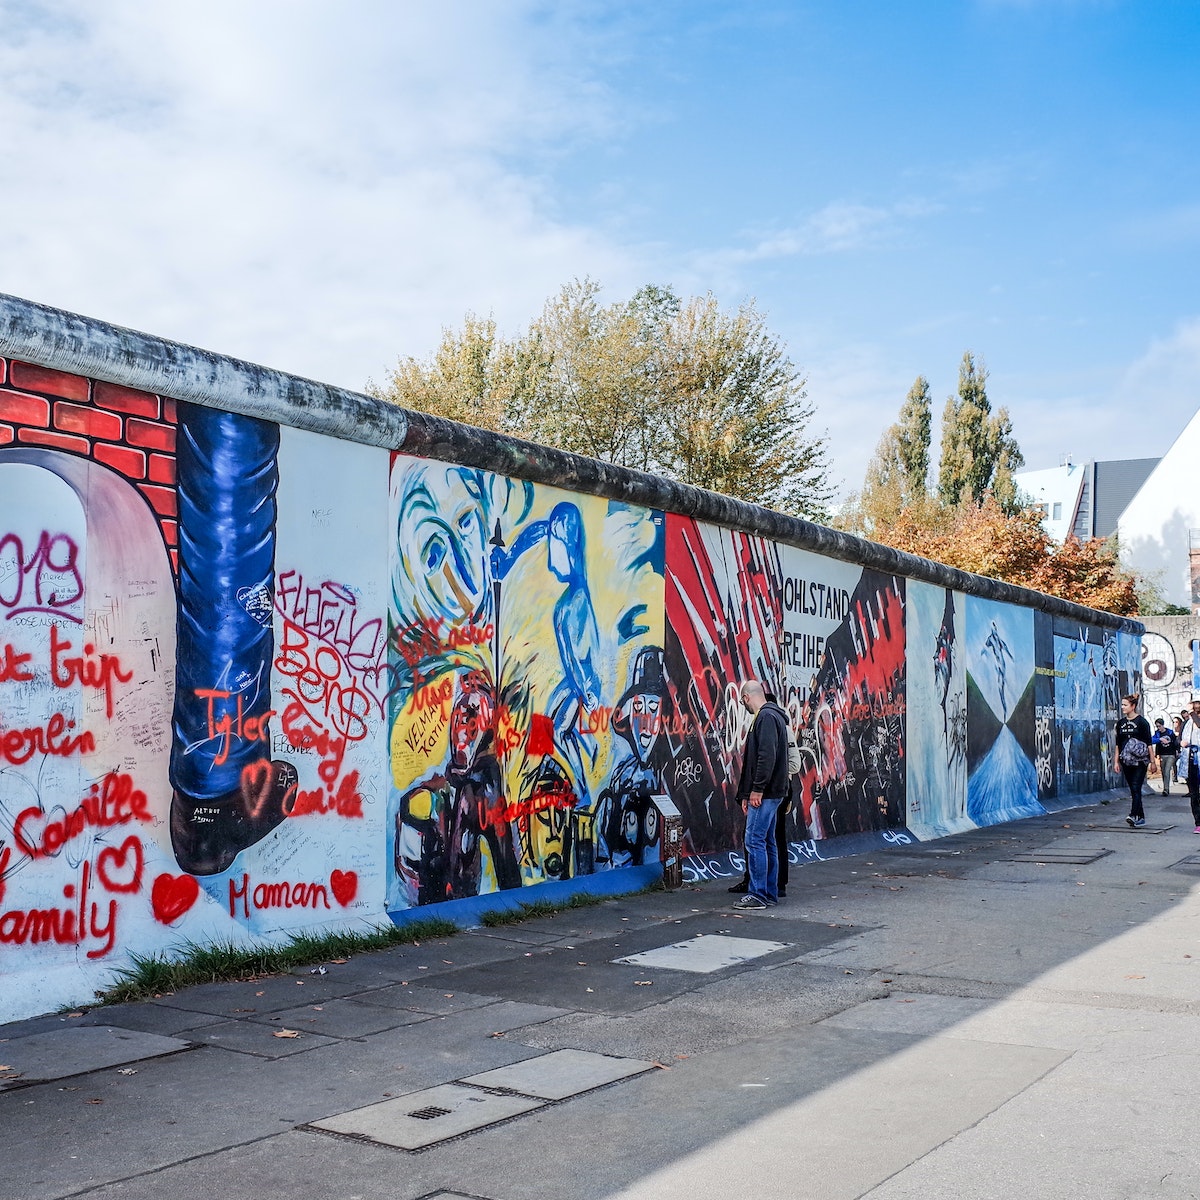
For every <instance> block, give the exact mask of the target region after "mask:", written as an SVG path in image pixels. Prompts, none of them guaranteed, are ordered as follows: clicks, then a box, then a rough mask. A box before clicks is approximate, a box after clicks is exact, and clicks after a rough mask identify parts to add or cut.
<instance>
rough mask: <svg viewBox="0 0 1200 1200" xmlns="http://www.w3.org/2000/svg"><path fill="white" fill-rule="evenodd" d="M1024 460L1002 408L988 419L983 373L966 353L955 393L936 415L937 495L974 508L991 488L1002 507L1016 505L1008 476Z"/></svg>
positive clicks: (985, 372) (981, 366) (1014, 494)
mask: <svg viewBox="0 0 1200 1200" xmlns="http://www.w3.org/2000/svg"><path fill="white" fill-rule="evenodd" d="M1024 462H1025V458H1024V456H1023V455H1022V454H1021V450H1020V447H1019V446H1018V445H1017V442H1016V439H1015V438H1014V437H1013V435H1012V421H1011V420H1010V419H1009V415H1008V409H1006V408H1001V409H1000V410H999V412H997V413H995V414H994V415H993V413H992V406H991V403H990V401H989V400H988V395H987V369H986V368H985V367H984V365H983V363H982V362H976V360H975V356H974V355H973V354H972V353H971V352H970V351H969V350H968V351H967V352H966V353H965V354H964V355H963V357H962V362H961V363H960V364H959V368H958V395H957V396H951V397H949V399H947V401H946V407H945V409H944V410H943V412H942V455H941V461H940V463H939V466H938V497H939V499H941V501H942V503H943V504H947V505H950V506H951V507H954V506H957V505H959V504H963V503H969V504H979V503H981V502H982V501H983V498H984V496H986V495H987V493H988V492H989V491H991V490H993V488H994V487H997V486H998V487H999V490H1000V492H1002V493H1004V494H1003V496H1001V497H998V498H999V499H1001V502H1002V503H1003V504H1005V505H1008V506H1010V507H1011V506H1013V505H1016V504H1017V496H1016V487H1015V485H1014V484H1013V482H1012V473H1013V472H1014V471H1015V470H1016V469H1017V468H1018V467H1021V466H1023V465H1024Z"/></svg>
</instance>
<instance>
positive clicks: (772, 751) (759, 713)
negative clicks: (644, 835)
mask: <svg viewBox="0 0 1200 1200" xmlns="http://www.w3.org/2000/svg"><path fill="white" fill-rule="evenodd" d="M742 704H743V705H745V707H746V709H747V711H748V712H750V713H752V714H753V715H754V721H753V723H752V724H751V726H750V733H749V734H748V735H747V737H746V751H745V754H744V755H743V756H742V775H741V779H740V780H739V781H738V790H737V798H738V799H739V800H740V801H741V803H742V811H743V812H744V813H745V814H746V863H747V865H748V866H749V868H750V890H749V891H748V892H747V893H746V894H745V895H744V896H743V897H742V898H741V899H740V900H739V901H738V902H737V903H736V904H735V905H734V908H739V909H761V908H766V907H768V905H772V904H778V903H779V851H778V849H777V848H776V845H775V816H776V814H777V813H778V811H779V806H780V804H781V803H782V802H783V798H784V796H786V795H787V790H788V769H787V715H786V714H785V713H784V711H783V709H782V708H780V707H779V705H778V704H772V703H771V702H770V701H769V700H768V699H767V693H766V691H765V690H764V689H763V685H762V684H761V683H759V682H758V680H757V679H749V680H747V681H746V682H745V683H744V684H742Z"/></svg>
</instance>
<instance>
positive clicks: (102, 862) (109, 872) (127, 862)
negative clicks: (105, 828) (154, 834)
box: [96, 834, 146, 892]
mask: <svg viewBox="0 0 1200 1200" xmlns="http://www.w3.org/2000/svg"><path fill="white" fill-rule="evenodd" d="M145 865H146V864H145V860H144V859H143V857H142V839H141V838H139V837H138V836H137V835H136V834H130V835H129V837H127V838H126V839H125V840H124V841H123V842H122V843H121V844H120V845H119V846H105V847H104V849H103V850H101V851H100V855H99V857H98V858H97V859H96V877H97V878H98V879H99V880H100V882H101V883H102V884H104V886H105V887H106V888H108V890H109V891H110V892H136V891H137V890H138V888H140V887H141V886H142V869H143V867H144V866H145Z"/></svg>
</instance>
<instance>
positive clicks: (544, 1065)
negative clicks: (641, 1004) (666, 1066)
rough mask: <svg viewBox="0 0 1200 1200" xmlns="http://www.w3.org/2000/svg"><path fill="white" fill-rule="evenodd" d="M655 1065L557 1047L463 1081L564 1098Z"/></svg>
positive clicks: (651, 1068) (487, 1086) (650, 1069)
mask: <svg viewBox="0 0 1200 1200" xmlns="http://www.w3.org/2000/svg"><path fill="white" fill-rule="evenodd" d="M655 1069H656V1068H655V1065H654V1063H652V1062H646V1061H645V1060H642V1059H636V1058H615V1057H613V1056H612V1055H611V1054H591V1053H588V1052H587V1051H585V1050H556V1051H554V1052H553V1053H552V1054H539V1055H537V1056H536V1057H535V1058H526V1059H523V1060H522V1061H521V1062H519V1063H514V1064H513V1065H512V1066H509V1067H496V1068H494V1069H493V1070H491V1071H484V1072H483V1073H482V1074H480V1075H470V1076H468V1077H467V1078H466V1079H464V1080H463V1083H469V1084H472V1085H474V1086H475V1087H483V1088H503V1089H505V1090H507V1091H511V1092H520V1093H521V1094H522V1095H523V1096H537V1097H539V1098H541V1099H542V1100H565V1099H566V1098H567V1097H568V1096H578V1095H580V1094H581V1093H583V1092H590V1091H591V1090H592V1089H593V1088H598V1087H604V1086H605V1085H606V1084H609V1083H616V1082H617V1080H619V1079H628V1078H630V1077H631V1076H633V1075H641V1074H643V1073H644V1072H646V1071H653V1070H655Z"/></svg>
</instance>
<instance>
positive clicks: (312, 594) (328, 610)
mask: <svg viewBox="0 0 1200 1200" xmlns="http://www.w3.org/2000/svg"><path fill="white" fill-rule="evenodd" d="M275 608H276V611H277V612H278V613H279V614H280V616H282V617H283V618H284V621H285V624H287V625H291V626H292V628H293V629H295V630H300V631H303V632H304V633H305V634H307V635H308V636H309V637H311V638H313V639H314V640H316V641H318V642H321V643H323V644H324V645H326V646H329V647H331V648H332V649H333V650H334V651H335V652H336V654H337V656H338V659H339V661H340V662H342V663H344V664H345V666H346V669H347V671H348V672H349V674H350V675H351V676H352V678H353V681H354V682H355V683H356V684H357V685H358V686H359V687H360V688H362V689H363V690H364V691H366V692H370V693H372V698H373V699H374V700H375V701H376V703H377V704H378V710H379V715H380V716H382V715H383V696H382V694H376V689H377V685H378V683H379V681H380V680H382V679H384V678H386V674H387V637H386V634H385V631H384V622H383V618H382V617H368V616H366V615H365V614H363V613H361V612H360V611H359V609H358V597H356V596H355V595H354V593H353V592H352V591H351V590H350V589H349V588H348V587H346V586H345V585H344V584H340V583H334V582H333V581H332V580H328V579H327V580H325V581H324V582H323V583H321V584H320V585H318V586H316V587H313V586H311V585H308V584H306V582H305V580H304V577H303V576H302V575H300V574H299V573H298V572H296V571H281V572H280V573H279V575H278V576H277V578H276V584H275Z"/></svg>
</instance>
